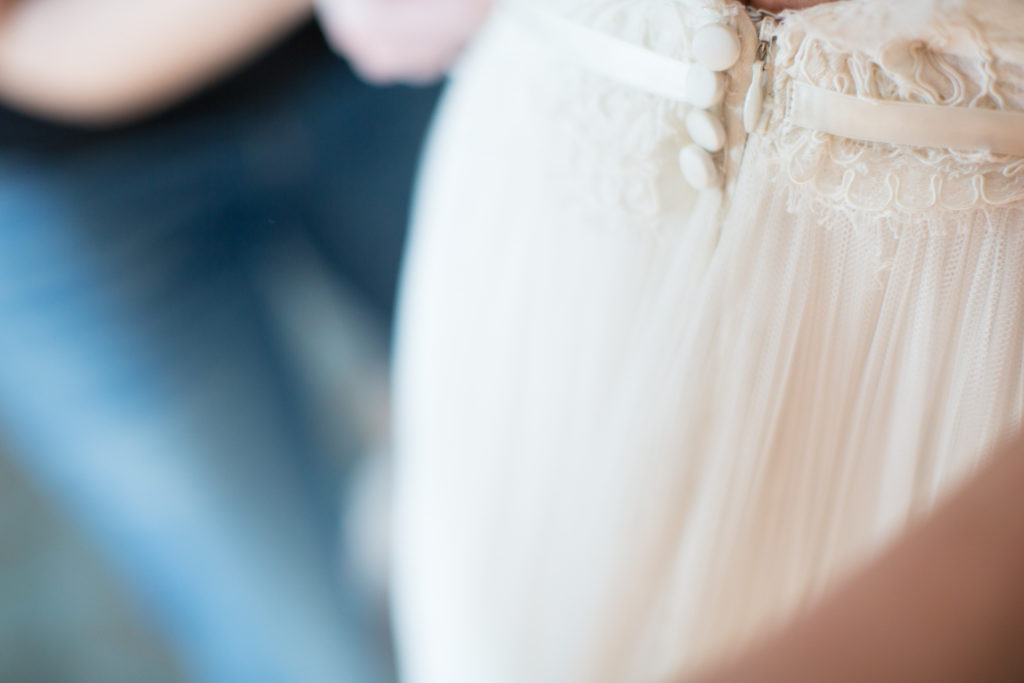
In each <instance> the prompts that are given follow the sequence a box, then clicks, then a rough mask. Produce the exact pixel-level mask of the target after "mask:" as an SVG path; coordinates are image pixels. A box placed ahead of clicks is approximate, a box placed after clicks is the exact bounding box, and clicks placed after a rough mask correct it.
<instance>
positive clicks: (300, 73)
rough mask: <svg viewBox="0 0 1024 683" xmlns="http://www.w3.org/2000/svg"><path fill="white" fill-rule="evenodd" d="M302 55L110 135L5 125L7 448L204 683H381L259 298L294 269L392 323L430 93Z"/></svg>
mask: <svg viewBox="0 0 1024 683" xmlns="http://www.w3.org/2000/svg"><path fill="white" fill-rule="evenodd" d="M313 43H315V40H314V39H311V38H310V37H309V36H308V35H307V36H306V37H305V38H304V39H302V40H299V41H298V42H297V43H295V44H293V45H291V46H289V47H286V48H282V50H280V51H279V54H277V55H276V56H273V57H271V58H269V59H267V60H264V63H263V64H262V65H260V66H258V67H256V68H255V69H253V70H251V71H250V72H248V73H246V74H244V75H242V76H240V77H238V78H236V79H234V81H233V82H231V83H229V84H227V85H223V86H221V87H220V88H218V89H216V90H214V91H213V92H210V93H207V94H206V95H204V96H202V97H200V98H198V100H196V101H194V102H192V103H190V104H188V105H186V106H183V107H182V108H180V109H178V110H177V111H175V112H171V113H170V114H167V115H164V116H161V117H159V118H158V119H156V120H153V121H149V122H147V123H145V124H141V125H137V126H133V127H130V128H127V129H124V130H120V131H116V132H109V133H91V134H89V133H85V132H75V131H69V130H66V129H58V128H48V127H45V126H41V125H40V124H35V123H31V122H28V121H26V120H23V119H21V118H19V117H17V116H15V115H9V114H8V115H5V117H4V118H2V119H0V137H7V138H8V139H7V140H6V141H4V140H0V434H2V435H3V437H2V438H3V441H4V443H5V447H6V448H7V449H8V450H11V451H12V455H13V456H14V457H15V458H16V459H17V460H18V461H19V462H20V463H22V464H23V465H24V466H25V467H26V468H27V469H28V470H29V471H31V472H32V473H33V474H34V475H35V476H36V477H37V479H38V480H39V481H40V482H41V483H42V484H43V485H44V487H45V488H46V489H47V490H48V491H50V492H51V493H52V494H53V495H54V496H55V497H56V499H57V500H58V501H59V502H60V503H61V504H62V505H64V506H65V507H66V509H68V510H69V511H70V513H71V514H72V515H73V516H74V517H75V518H76V519H77V520H80V521H81V522H82V524H83V525H84V527H85V528H86V530H88V531H89V532H90V533H91V535H92V536H93V537H94V538H95V539H96V540H97V541H98V542H99V543H100V544H101V546H102V547H103V548H104V549H105V550H106V551H107V552H108V554H109V556H110V557H111V559H112V560H113V562H114V564H115V565H116V566H117V567H118V568H120V569H121V570H122V571H123V572H124V575H125V576H126V577H127V578H128V579H129V583H130V585H131V586H133V587H134V588H135V589H136V590H137V592H138V594H140V595H141V596H142V597H143V598H144V600H145V602H146V604H147V605H149V606H150V607H151V608H152V610H153V611H154V613H155V614H156V615H157V617H158V619H159V621H160V622H161V624H163V626H164V627H165V628H166V630H167V632H168V633H169V634H170V636H171V637H172V638H173V640H174V641H175V642H176V643H177V644H178V645H179V646H180V651H181V652H182V654H183V656H184V660H185V662H186V665H187V666H188V667H189V670H190V672H191V674H192V676H193V678H195V679H196V680H206V681H211V682H216V683H235V682H238V683H250V682H253V683H255V682H266V683H271V682H273V683H303V682H310V683H320V682H323V683H337V682H339V681H358V682H363V681H367V682H373V681H381V680H387V679H388V678H389V676H390V673H389V671H390V669H389V667H388V665H387V662H386V657H383V656H382V654H381V651H380V648H379V647H378V646H377V645H375V644H374V643H373V640H374V639H373V638H372V637H371V635H370V634H369V633H368V630H367V623H368V621H367V612H366V609H365V605H363V604H362V602H361V600H360V597H359V596H358V595H357V594H356V593H355V592H354V590H353V589H352V588H351V587H347V586H348V584H346V581H345V578H344V577H341V579H340V580H339V572H338V569H337V562H336V561H335V560H336V558H335V557H334V556H333V545H334V544H333V542H332V541H333V540H334V538H335V537H336V536H335V533H336V530H335V529H334V526H335V517H336V515H335V510H336V507H337V506H336V500H335V494H336V490H337V489H336V484H337V481H338V476H339V469H340V468H339V464H338V461H337V459H336V458H334V457H332V456H331V454H329V453H325V447H324V443H323V440H322V439H319V438H318V437H317V435H316V434H317V432H316V430H315V429H313V422H314V420H313V418H312V416H311V411H310V397H309V396H308V392H307V391H306V386H305V385H304V384H303V382H302V381H301V379H300V378H299V376H298V373H297V371H296V367H297V362H296V359H295V358H293V357H291V356H290V355H289V353H288V351H287V344H286V343H285V342H284V341H283V340H282V334H281V331H280V329H278V325H277V318H275V316H274V315H272V313H271V311H270V307H269V305H268V292H272V291H273V290H274V289H275V288H276V287H278V286H279V285H281V283H280V282H277V281H275V277H277V276H276V275H275V273H278V272H279V271H278V270H275V268H274V267H272V265H273V263H275V262H276V261H277V260H280V259H281V258H282V256H283V255H286V254H289V253H292V254H298V255H300V256H301V258H303V259H307V261H308V262H309V267H311V268H314V267H315V268H319V269H321V270H323V271H324V272H328V273H331V274H332V275H335V274H336V275H337V277H338V278H339V279H340V280H344V281H346V283H347V285H349V286H351V287H354V288H355V289H356V290H358V291H360V292H361V293H362V294H364V296H365V298H366V299H367V300H368V301H370V302H372V303H373V304H374V305H376V306H377V307H378V309H380V310H381V311H382V312H383V314H384V316H385V317H386V316H387V307H388V306H389V304H390V299H391V296H392V294H393V279H394V272H395V268H396V264H397V262H398V254H399V250H400V243H401V236H402V231H403V228H404V223H405V217H406V210H407V195H408V191H409V185H410V182H411V177H412V173H413V168H414V165H415V158H416V154H417V151H418V146H419V142H420V138H421V135H422V133H423V129H424V127H425V124H426V121H427V118H428V117H429V115H430V111H431V109H432V105H433V102H434V97H435V94H436V93H434V92H433V91H430V90H405V89H391V90H382V91H374V90H371V89H368V88H366V87H364V86H362V85H360V84H359V83H358V82H357V81H356V80H355V79H354V78H353V77H352V75H351V73H350V72H348V71H347V70H346V69H345V67H344V66H343V65H342V64H341V63H340V62H337V61H335V60H334V59H332V58H331V57H330V56H329V55H328V54H327V53H326V51H325V50H324V49H323V48H322V46H320V45H318V44H317V45H314V46H313V47H310V45H312V44H313ZM296 45H299V46H298V47H296ZM4 130H6V131H7V132H6V133H2V131H4ZM26 131H30V132H31V134H27V133H26ZM289 258H291V257H289ZM291 260H292V262H294V260H295V259H294V258H291Z"/></svg>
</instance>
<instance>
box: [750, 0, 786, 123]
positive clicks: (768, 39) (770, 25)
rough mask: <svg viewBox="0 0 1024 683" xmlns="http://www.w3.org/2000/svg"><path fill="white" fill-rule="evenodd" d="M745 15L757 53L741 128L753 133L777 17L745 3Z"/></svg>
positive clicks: (762, 104)
mask: <svg viewBox="0 0 1024 683" xmlns="http://www.w3.org/2000/svg"><path fill="white" fill-rule="evenodd" d="M747 15H748V16H749V17H750V21H752V22H753V24H754V28H755V29H756V30H757V54H756V57H755V59H754V66H753V71H752V73H751V76H750V87H749V88H748V89H747V95H746V97H745V98H744V99H743V128H744V130H746V131H747V134H750V133H753V132H754V129H755V128H757V122H758V121H759V120H760V119H761V111H762V109H763V108H764V90H765V64H766V63H767V61H768V55H769V53H770V52H771V49H772V45H773V44H774V43H775V35H774V32H775V27H776V26H778V23H779V17H778V15H776V14H773V13H771V12H768V11H767V10H763V9H758V8H756V7H751V6H750V5H747Z"/></svg>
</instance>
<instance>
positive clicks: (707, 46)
mask: <svg viewBox="0 0 1024 683" xmlns="http://www.w3.org/2000/svg"><path fill="white" fill-rule="evenodd" d="M693 56H694V58H695V59H696V60H697V61H698V62H700V63H701V64H703V65H704V66H706V67H707V68H709V69H711V70H712V71H725V70H727V69H729V68H730V67H731V66H732V65H733V64H735V63H736V60H738V59H739V58H740V39H739V37H738V36H737V35H736V31H735V30H733V29H732V27H730V26H726V25H725V24H710V25H708V26H705V27H704V28H702V29H700V30H699V31H697V35H695V36H694V37H693Z"/></svg>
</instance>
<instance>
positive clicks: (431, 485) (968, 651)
mask: <svg viewBox="0 0 1024 683" xmlns="http://www.w3.org/2000/svg"><path fill="white" fill-rule="evenodd" d="M323 3H324V5H325V10H324V11H323V12H322V15H323V16H324V17H325V20H327V21H330V22H336V23H337V25H335V26H332V27H331V29H330V31H329V33H330V35H331V36H333V37H334V40H335V41H336V43H337V44H338V46H339V48H340V49H341V50H342V51H348V52H349V53H350V54H351V57H352V59H353V60H354V63H355V64H357V65H359V67H360V69H361V70H362V71H363V72H364V73H366V74H368V75H369V76H370V77H371V78H373V79H377V80H392V79H400V78H403V77H410V78H413V79H421V78H422V77H423V76H424V74H425V73H426V72H429V71H430V70H437V69H439V68H441V67H442V65H444V64H445V63H446V62H448V61H449V60H450V59H451V57H452V55H453V54H455V53H456V52H457V51H458V48H459V47H460V46H461V45H462V44H463V43H465V42H466V41H467V39H468V38H469V33H470V32H471V31H472V30H473V29H472V22H460V23H459V24H457V25H456V24H452V25H450V26H449V27H447V28H444V30H438V29H437V27H436V26H435V25H434V24H433V23H432V22H429V21H424V20H423V13H424V12H425V11H426V9H425V7H426V6H427V5H433V6H435V7H437V8H438V11H442V10H443V11H445V12H449V11H451V12H454V11H455V9H457V8H461V10H462V12H463V13H464V16H466V17H477V16H478V15H479V14H480V12H481V9H482V8H484V7H485V5H486V3H484V2H482V1H480V0H436V2H426V1H424V0H389V1H387V2H385V1H383V0H323ZM753 4H754V5H760V6H759V7H752V6H744V5H743V4H742V3H739V2H735V1H734V0H677V1H669V2H666V1H664V0H506V1H505V2H501V3H498V5H497V7H496V8H495V10H494V12H493V13H492V15H491V16H490V18H489V19H488V20H487V21H486V22H485V23H484V25H483V27H482V29H481V30H480V31H479V32H478V33H477V35H476V37H475V38H474V39H473V41H472V44H471V45H470V47H469V49H468V52H467V53H466V54H465V55H464V56H463V57H462V58H461V59H460V61H459V64H458V68H457V69H456V71H455V73H454V75H453V77H452V82H451V84H450V86H449V89H448V91H447V93H446V96H445V100H444V102H443V104H442V108H441V112H442V113H441V116H440V119H439V121H438V123H437V125H436V127H435V129H434V131H433V137H432V140H431V143H430V146H429V154H428V158H427V163H426V167H425V174H424V176H423V177H422V179H421V182H420V186H419V199H418V204H417V210H416V221H415V227H414V234H413V237H412V243H411V251H410V254H409V260H408V263H407V266H406V271H405V276H404V278H405V279H404V285H403V295H402V308H401V315H400V319H399V336H398V344H397V350H398V356H397V363H398V367H397V378H398V383H397V388H398V396H397V402H398V403H397V405H398V414H397V425H398V431H397V440H398V462H397V508H396V514H397V520H396V543H397V550H396V552H397V556H396V563H395V566H394V579H395V596H396V604H395V615H396V619H397V629H398V637H399V649H400V659H401V670H402V671H403V673H404V677H405V678H404V679H405V680H406V681H408V682H409V683H463V682H465V683H471V682H473V683H475V682H477V681H488V682H489V683H496V682H503V681H507V682H509V683H513V682H520V681H558V682H559V683H570V682H577V681H578V682H583V681H586V682H587V683H600V682H608V683H611V682H618V681H637V682H643V681H670V680H673V681H679V680H683V679H686V680H700V681H701V683H738V682H739V681H764V682H766V683H795V682H808V683H810V682H814V683H819V682H822V681H830V682H838V681H851V682H852V681H900V682H901V683H911V682H914V683H925V682H928V683H936V682H938V681H949V682H950V683H952V682H966V681H971V682H972V683H973V682H982V681H984V682H989V683H994V682H996V681H1018V680H1022V679H1024V647H1021V644H1022V642H1024V640H1022V638H1024V542H1022V540H1024V498H1022V497H1021V496H1020V492H1021V491H1024V441H1022V440H1021V439H1020V438H1019V437H1018V438H1017V439H1015V440H1011V441H1009V442H1008V443H1007V445H1005V446H1004V447H1002V448H1001V449H996V444H997V442H999V441H1000V440H1001V439H1003V438H1009V437H1011V435H1013V434H1014V433H1015V432H1017V431H1018V430H1019V428H1020V426H1021V418H1022V413H1024V384H1022V382H1021V376H1022V370H1024V286H1022V285H1024V232H1022V230H1021V229H1022V228H1024V161H1022V160H1024V95H1022V93H1024V45H1022V43H1021V36H1022V35H1024V12H1022V11H1021V6H1020V4H1019V2H1017V1H1016V0H903V1H901V2H883V1H882V0H859V1H850V2H835V3H818V2H815V1H813V0H810V1H802V0H796V1H792V2H789V1H787V0H764V1H763V2H760V3H758V2H755V3H753ZM769 10H771V11H769ZM403 16H404V18H405V19H407V21H406V20H403ZM417 27H419V29H420V30H422V31H423V32H424V33H423V35H418V36H411V35H410V34H411V33H414V32H415V31H416V29H417ZM406 45H408V46H409V47H408V49H406V48H405V47H404V46H406ZM858 568H860V569H858ZM753 643H760V644H759V645H752V644H753ZM750 648H752V649H750ZM716 662H717V664H716ZM702 670H703V671H704V672H705V673H703V674H701V673H698V672H699V671H702ZM694 677H696V678H694Z"/></svg>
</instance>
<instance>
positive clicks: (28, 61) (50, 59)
mask: <svg viewBox="0 0 1024 683" xmlns="http://www.w3.org/2000/svg"><path fill="white" fill-rule="evenodd" d="M311 13H312V0H216V1H215V2H211V1H210V0H146V1H145V2H140V0H0V98H2V99H3V100H4V101H6V102H7V103H9V104H12V105H14V106H16V107H19V108H21V109H24V110H26V111H29V112H32V113H35V114H38V115H42V116H47V117H51V118H56V119H62V120H66V121H73V122H76V123H79V124H85V125H109V124H113V123H117V122H119V121H122V120H125V119H130V118H133V117H136V116H139V115H142V114H145V113H148V112H151V111H154V110H157V109H160V108H162V107H165V106H167V105H168V104H170V103H172V102H175V101H177V100H179V99H181V98H182V97H184V96H186V95H187V94H189V93H191V92H193V91H194V90H196V89H198V88H200V87H202V86H203V85H205V84H206V83H208V82H210V81H211V80H212V79H214V78H216V77H217V76H219V75H220V74H223V73H225V72H227V71H230V70H232V69H234V68H236V67H237V66H238V65H240V64H241V63H243V62H245V61H247V60H248V59H250V58H251V57H252V56H253V55H254V54H255V53H257V52H259V51H260V50H261V49H262V48H263V47H265V46H266V45H268V44H269V43H271V42H272V41H273V40H274V39H275V38H277V37H279V36H281V35H283V34H284V33H285V32H286V31H288V30H289V29H290V28H291V27H293V26H295V25H297V24H298V23H299V22H300V21H302V20H303V19H305V18H306V17H308V16H309V15H310V14H311Z"/></svg>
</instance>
